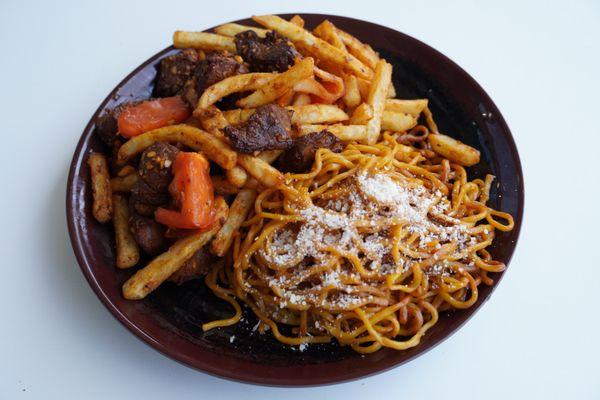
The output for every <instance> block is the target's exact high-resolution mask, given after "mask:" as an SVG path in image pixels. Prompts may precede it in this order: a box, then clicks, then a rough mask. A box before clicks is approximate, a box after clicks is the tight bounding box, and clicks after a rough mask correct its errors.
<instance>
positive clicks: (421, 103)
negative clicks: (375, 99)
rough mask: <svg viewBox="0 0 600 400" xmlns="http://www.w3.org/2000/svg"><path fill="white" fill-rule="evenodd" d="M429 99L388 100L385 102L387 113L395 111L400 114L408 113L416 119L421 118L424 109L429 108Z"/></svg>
mask: <svg viewBox="0 0 600 400" xmlns="http://www.w3.org/2000/svg"><path fill="white" fill-rule="evenodd" d="M427 103H428V101H427V99H417V100H400V99H387V100H386V101H385V111H393V112H399V113H406V114H410V115H413V116H415V117H417V116H419V115H420V114H421V112H422V111H423V109H424V108H425V107H427Z"/></svg>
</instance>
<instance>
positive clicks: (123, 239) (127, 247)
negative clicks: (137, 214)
mask: <svg viewBox="0 0 600 400" xmlns="http://www.w3.org/2000/svg"><path fill="white" fill-rule="evenodd" d="M112 201H113V210H114V213H113V225H114V227H115V242H116V249H117V256H116V263H117V268H130V267H133V266H134V265H135V264H137V263H138V261H139V260H140V250H139V248H138V244H137V243H136V241H135V239H134V238H133V236H132V235H131V232H130V231H129V205H128V204H127V200H125V197H123V196H121V195H118V194H115V195H113V196H112Z"/></svg>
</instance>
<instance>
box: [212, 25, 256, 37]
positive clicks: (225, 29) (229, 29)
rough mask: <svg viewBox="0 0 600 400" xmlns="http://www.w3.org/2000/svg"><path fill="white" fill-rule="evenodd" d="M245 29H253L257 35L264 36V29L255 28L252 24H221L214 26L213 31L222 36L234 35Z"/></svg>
mask: <svg viewBox="0 0 600 400" xmlns="http://www.w3.org/2000/svg"><path fill="white" fill-rule="evenodd" d="M245 31H254V32H256V34H257V35H258V37H261V38H264V37H265V36H266V34H267V32H268V31H267V30H266V29H262V28H255V27H254V26H247V25H240V24H233V23H230V24H223V25H221V26H217V27H216V28H215V32H216V33H218V34H219V35H223V36H235V35H237V34H238V33H241V32H245Z"/></svg>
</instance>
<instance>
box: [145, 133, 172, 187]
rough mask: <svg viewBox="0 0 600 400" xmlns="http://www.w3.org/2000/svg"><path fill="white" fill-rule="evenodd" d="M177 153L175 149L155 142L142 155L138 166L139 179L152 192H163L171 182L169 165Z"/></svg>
mask: <svg viewBox="0 0 600 400" xmlns="http://www.w3.org/2000/svg"><path fill="white" fill-rule="evenodd" d="M178 153H179V149H177V147H175V146H172V145H170V144H168V143H164V142H157V143H154V144H153V145H151V146H150V147H148V148H147V149H146V150H144V152H143V153H142V157H141V158H140V164H139V168H138V171H139V174H140V178H142V180H143V181H144V182H145V183H146V184H147V185H148V186H149V187H150V188H151V189H152V190H154V191H156V192H165V191H167V190H168V187H169V183H171V180H173V173H172V172H171V165H172V164H173V162H174V161H175V157H177V154H178Z"/></svg>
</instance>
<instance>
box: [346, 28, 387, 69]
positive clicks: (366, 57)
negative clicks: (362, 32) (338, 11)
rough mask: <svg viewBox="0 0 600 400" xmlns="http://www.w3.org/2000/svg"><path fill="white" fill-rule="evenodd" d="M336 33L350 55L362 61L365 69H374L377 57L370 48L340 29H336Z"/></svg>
mask: <svg viewBox="0 0 600 400" xmlns="http://www.w3.org/2000/svg"><path fill="white" fill-rule="evenodd" d="M336 32H337V34H338V36H339V38H340V39H341V40H342V42H343V43H344V45H346V49H348V52H349V53H350V54H352V55H353V56H354V57H356V58H358V59H359V60H360V61H362V62H363V63H364V64H365V65H366V66H367V67H369V68H371V69H373V70H374V69H375V67H376V66H377V62H378V61H379V56H378V55H377V53H376V52H375V50H373V48H372V47H371V46H369V45H368V44H366V43H363V42H361V41H360V40H358V39H357V38H355V37H354V36H352V35H351V34H349V33H347V32H344V31H343V30H341V29H337V28H336Z"/></svg>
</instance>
